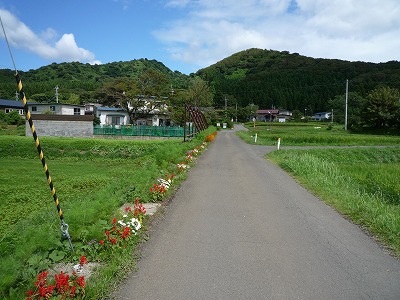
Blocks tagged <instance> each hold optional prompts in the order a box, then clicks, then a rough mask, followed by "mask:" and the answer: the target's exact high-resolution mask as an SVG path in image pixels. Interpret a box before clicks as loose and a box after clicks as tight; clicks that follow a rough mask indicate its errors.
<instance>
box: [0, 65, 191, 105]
mask: <svg viewBox="0 0 400 300" xmlns="http://www.w3.org/2000/svg"><path fill="white" fill-rule="evenodd" d="M147 69H154V70H157V71H159V72H161V73H163V74H164V75H165V76H166V77H167V78H168V80H169V82H170V84H172V85H173V87H174V88H184V87H187V85H188V81H189V76H187V75H185V74H182V73H180V72H178V71H175V72H173V71H171V70H170V69H169V68H167V67H166V66H165V65H164V64H162V63H161V62H158V61H156V60H148V59H137V60H132V61H127V62H122V61H121V62H113V63H108V64H103V65H90V64H82V63H79V62H72V63H60V64H57V63H52V64H51V65H48V66H44V67H41V68H39V69H36V70H29V71H27V72H19V74H20V76H21V78H22V83H23V86H24V90H25V94H26V95H27V97H28V99H32V98H33V99H34V100H38V101H41V100H43V101H45V99H48V98H50V99H51V98H54V94H55V91H54V89H55V87H56V86H59V91H60V95H61V96H62V97H64V100H68V99H69V98H70V97H71V95H72V94H74V95H77V96H82V97H83V98H84V99H88V100H90V98H91V97H94V94H95V92H96V90H97V89H99V88H100V87H101V86H102V84H103V83H104V82H105V81H106V80H108V79H111V78H117V77H129V78H133V79H138V78H139V76H140V75H141V74H142V73H143V71H145V70H147ZM16 89H17V86H16V83H15V79H14V71H12V70H9V69H2V70H0V98H3V99H13V98H15V91H16ZM82 97H81V98H82ZM92 100H94V99H93V98H92ZM46 101H47V100H46Z"/></svg>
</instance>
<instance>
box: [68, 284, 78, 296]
mask: <svg viewBox="0 0 400 300" xmlns="http://www.w3.org/2000/svg"><path fill="white" fill-rule="evenodd" d="M75 295H76V286H75V285H74V286H72V287H71V290H70V291H69V296H70V298H75Z"/></svg>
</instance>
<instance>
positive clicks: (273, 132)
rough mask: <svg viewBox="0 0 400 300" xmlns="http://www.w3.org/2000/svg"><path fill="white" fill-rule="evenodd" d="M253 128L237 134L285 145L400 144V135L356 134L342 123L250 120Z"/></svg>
mask: <svg viewBox="0 0 400 300" xmlns="http://www.w3.org/2000/svg"><path fill="white" fill-rule="evenodd" d="M246 127H247V128H248V129H249V131H239V132H238V133H237V135H238V136H239V137H240V138H242V139H243V140H244V141H246V142H247V143H249V144H255V135H256V133H257V143H256V144H258V145H268V146H273V145H276V144H277V141H278V138H280V139H281V145H282V146H316V145H325V146H350V145H363V146H372V145H399V144H400V136H393V135H373V134H354V133H351V132H350V131H345V130H344V129H343V128H342V126H340V125H334V126H332V125H330V124H329V123H319V122H318V123H317V122H313V123H257V124H256V127H255V128H254V127H253V126H252V124H247V125H246Z"/></svg>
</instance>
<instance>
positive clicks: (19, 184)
mask: <svg viewBox="0 0 400 300" xmlns="http://www.w3.org/2000/svg"><path fill="white" fill-rule="evenodd" d="M212 130H213V128H210V129H209V130H207V131H205V132H202V133H201V134H199V135H198V136H197V137H196V138H194V139H193V140H192V141H190V142H187V143H183V142H182V141H181V140H176V139H175V140H162V141H154V140H153V141H127V140H108V139H107V140H101V139H78V138H77V139H72V138H54V137H53V138H50V137H44V138H40V142H41V146H42V149H43V152H44V155H45V158H46V162H47V165H48V168H49V171H50V175H51V177H52V181H53V183H54V187H55V189H56V193H57V195H58V198H59V201H60V206H61V209H62V211H63V215H64V219H65V222H66V223H67V224H68V225H69V234H70V235H71V237H72V240H73V244H74V247H75V250H76V251H75V253H74V254H72V256H71V253H70V251H69V247H68V243H67V242H66V241H65V240H61V239H60V237H61V231H60V219H59V217H58V215H57V210H56V206H55V203H54V200H53V197H52V195H51V192H50V188H49V186H48V183H47V180H46V176H45V174H44V170H43V167H42V164H41V161H40V159H39V157H38V153H37V150H36V148H35V145H34V141H33V138H32V137H22V136H6V135H2V136H0V165H1V169H0V170H1V172H0V195H1V202H0V256H1V258H2V259H1V260H0V298H2V299H22V298H24V296H23V295H24V292H25V291H27V290H28V283H31V282H32V280H34V277H35V276H36V275H37V274H38V273H39V272H40V271H41V270H43V269H46V268H47V267H49V265H51V264H52V263H53V262H52V261H51V260H50V259H49V253H51V252H52V251H54V249H58V250H60V249H61V250H62V251H64V252H65V254H66V255H67V256H66V258H67V259H69V260H70V259H72V260H74V259H76V257H78V255H80V254H83V253H84V249H87V242H89V241H91V240H94V239H97V240H99V239H102V238H104V223H105V222H106V223H109V221H110V220H111V219H112V217H114V216H115V215H116V213H117V211H118V209H119V207H120V206H121V205H122V204H124V203H126V202H130V203H133V202H134V199H135V198H136V197H140V198H141V200H142V202H147V201H151V200H152V199H151V197H150V194H149V188H150V186H151V185H152V184H153V183H155V182H156V179H157V178H159V177H162V176H164V174H171V173H176V172H177V168H176V164H177V163H178V162H181V161H183V160H184V158H185V155H186V152H187V151H188V150H191V149H194V148H195V147H196V146H198V145H200V144H201V143H202V142H203V141H204V138H205V136H206V135H207V134H209V133H210V131H212ZM183 176H184V175H183ZM180 180H183V178H179V176H178V177H177V178H176V182H177V183H179V181H180ZM132 187H135V191H134V192H133V193H132V192H131V189H132ZM60 242H61V243H60ZM132 247H133V248H131V249H128V250H130V251H125V252H124V253H122V254H121V253H119V254H118V255H114V256H111V257H110V258H109V260H108V261H107V264H106V265H104V266H103V267H102V268H101V270H99V271H98V272H96V274H95V276H94V277H93V278H95V279H93V280H91V281H90V282H89V284H88V287H87V293H88V294H87V299H101V298H102V297H105V296H106V295H107V293H108V292H109V291H110V288H111V287H112V286H113V285H115V284H116V282H117V280H118V279H121V277H122V276H123V274H124V272H122V270H124V269H127V268H132V266H134V264H133V263H132V251H134V246H132ZM61 250H60V251H61ZM92 259H93V258H92ZM118 270H119V271H121V274H120V276H119V275H116V273H118V272H117V271H118ZM29 287H30V286H29Z"/></svg>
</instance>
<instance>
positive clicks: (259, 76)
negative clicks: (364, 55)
mask: <svg viewBox="0 0 400 300" xmlns="http://www.w3.org/2000/svg"><path fill="white" fill-rule="evenodd" d="M196 75H199V76H200V77H202V78H203V79H205V80H207V81H208V82H209V83H210V84H211V85H212V86H213V88H214V89H215V91H216V97H215V102H216V105H217V106H220V107H222V106H223V105H224V99H225V97H226V98H228V102H229V99H230V100H231V103H230V104H228V105H230V106H233V105H234V104H235V103H236V102H237V103H238V105H239V106H246V105H248V104H250V103H253V104H256V105H258V106H259V107H260V108H271V107H276V108H286V109H290V110H294V109H299V110H300V111H303V110H304V108H307V109H310V110H309V111H314V112H315V111H324V110H326V109H327V102H328V100H329V99H332V98H334V97H335V96H337V95H343V94H345V90H346V79H348V80H349V91H351V92H357V93H359V94H360V95H361V96H365V95H366V94H368V93H369V92H370V91H371V90H373V89H374V88H376V87H378V86H380V85H386V86H389V87H391V88H397V89H400V62H397V61H390V62H387V63H379V64H377V63H367V62H349V61H343V60H337V59H321V58H311V57H306V56H302V55H299V54H298V53H289V52H287V51H282V52H279V51H274V50H262V49H249V50H245V51H241V52H239V53H236V54H234V55H232V56H230V57H227V58H225V59H223V60H221V61H220V62H218V63H216V64H214V65H211V66H209V67H207V68H204V69H201V70H199V71H197V73H196Z"/></svg>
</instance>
